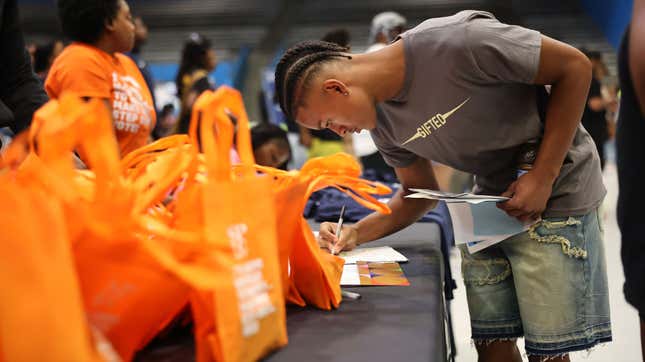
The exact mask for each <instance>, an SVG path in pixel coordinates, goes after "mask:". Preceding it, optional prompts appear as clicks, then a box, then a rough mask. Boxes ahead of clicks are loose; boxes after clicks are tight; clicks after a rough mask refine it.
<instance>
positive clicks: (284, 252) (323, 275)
mask: <svg viewBox="0 0 645 362" xmlns="http://www.w3.org/2000/svg"><path fill="white" fill-rule="evenodd" d="M256 168H257V169H258V170H260V171H262V172H264V173H267V174H269V175H271V176H273V180H274V181H273V182H274V187H273V191H274V193H275V194H276V208H277V212H278V214H279V215H280V217H281V222H282V221H284V222H283V223H282V227H280V228H279V229H278V234H279V240H280V261H281V267H282V268H281V270H282V277H283V281H284V283H285V285H286V286H287V287H286V288H285V292H287V294H286V299H287V301H288V302H291V303H294V304H297V305H301V306H302V305H304V304H305V303H306V304H310V305H312V306H315V307H317V308H321V309H326V310H329V309H331V308H332V307H333V308H337V307H338V305H339V303H340V301H341V296H340V277H341V275H342V268H343V264H344V262H343V260H342V259H341V258H339V257H336V256H333V255H331V254H329V253H328V252H326V251H324V250H321V249H320V247H319V246H318V243H317V241H316V239H315V237H314V235H313V233H312V231H311V229H310V227H309V225H308V224H307V221H306V220H305V219H304V218H303V216H302V213H303V210H304V208H305V204H306V201H307V200H308V199H309V196H311V194H312V193H313V192H315V191H317V190H320V189H323V188H325V187H329V186H331V187H336V188H338V189H340V190H342V191H344V192H345V193H347V194H348V195H350V196H351V197H352V198H354V199H355V200H356V201H357V202H359V203H360V204H362V205H364V206H365V207H368V208H371V209H373V210H376V211H379V212H383V213H389V212H390V210H389V208H388V207H387V206H386V205H384V204H382V203H380V202H378V201H377V200H376V199H375V198H374V197H372V196H371V195H372V194H387V193H389V192H390V190H389V189H388V188H387V187H385V186H384V185H382V184H379V183H374V182H370V181H366V180H362V179H360V178H359V175H360V173H361V169H360V165H359V164H358V163H357V162H356V160H354V159H353V158H352V157H351V156H349V155H347V154H342V153H339V154H336V155H332V156H328V157H320V158H314V159H311V160H309V161H307V162H306V163H305V165H304V166H303V167H302V169H301V170H300V171H289V172H287V171H282V170H277V169H273V168H270V167H262V166H256ZM287 271H288V274H287ZM287 288H288V289H287Z"/></svg>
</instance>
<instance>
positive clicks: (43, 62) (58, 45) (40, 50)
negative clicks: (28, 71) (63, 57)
mask: <svg viewBox="0 0 645 362" xmlns="http://www.w3.org/2000/svg"><path fill="white" fill-rule="evenodd" d="M64 47H65V45H64V44H63V42H62V41H60V40H54V41H52V42H50V43H47V44H43V45H39V46H37V47H36V51H35V52H34V72H36V74H37V75H38V77H39V78H40V79H41V80H42V81H43V83H44V82H45V79H47V73H49V68H51V66H52V64H54V60H56V58H57V57H58V56H59V55H60V53H62V52H63V48H64Z"/></svg>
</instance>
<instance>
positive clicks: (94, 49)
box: [45, 0, 156, 158]
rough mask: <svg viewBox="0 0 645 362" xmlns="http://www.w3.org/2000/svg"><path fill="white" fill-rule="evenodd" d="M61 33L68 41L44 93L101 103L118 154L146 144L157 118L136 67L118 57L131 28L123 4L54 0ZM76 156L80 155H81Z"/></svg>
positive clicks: (128, 46) (128, 44) (117, 0)
mask: <svg viewBox="0 0 645 362" xmlns="http://www.w3.org/2000/svg"><path fill="white" fill-rule="evenodd" d="M57 6H58V15H59V18H60V22H61V25H62V28H63V32H64V33H65V35H66V36H67V37H69V38H70V39H71V40H72V41H73V43H72V44H70V45H69V46H68V47H67V48H65V50H63V52H62V53H61V54H60V55H59V56H58V58H56V60H55V61H54V64H53V65H52V67H51V69H50V71H49V75H48V76H47V80H46V81H45V90H46V91H47V93H48V94H49V96H50V97H51V98H53V99H57V98H59V97H60V96H61V95H62V94H63V93H73V94H76V95H77V96H80V97H85V98H100V99H103V100H104V101H105V102H106V104H107V105H109V107H110V108H111V111H112V120H113V122H114V128H115V131H116V138H117V141H118V144H119V150H120V152H121V156H125V155H126V154H128V153H129V152H131V151H133V150H134V149H137V148H139V147H141V146H143V145H145V144H147V143H148V141H149V140H150V133H151V131H152V129H153V128H154V126H155V122H156V116H155V109H154V104H153V101H152V95H151V93H150V90H149V89H148V87H147V85H146V82H145V80H144V78H143V76H142V75H141V72H140V71H139V68H138V67H137V65H136V64H135V62H134V61H132V59H130V58H129V57H128V56H126V55H124V54H123V53H126V52H129V51H130V50H132V47H133V46H134V24H133V21H132V15H131V14H130V7H129V6H128V3H127V2H126V1H125V0H59V1H58V3H57ZM81 158H83V157H82V155H81Z"/></svg>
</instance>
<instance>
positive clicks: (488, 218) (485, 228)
mask: <svg viewBox="0 0 645 362" xmlns="http://www.w3.org/2000/svg"><path fill="white" fill-rule="evenodd" d="M447 206H448V210H449V211H450V218H451V219H452V229H453V232H454V236H455V244H467V247H468V251H469V252H471V253H476V252H478V251H480V250H482V249H484V248H487V247H489V246H491V245H494V244H496V243H498V242H500V241H502V240H505V239H508V238H509V237H511V236H513V235H516V234H519V233H521V232H523V231H526V230H527V229H528V228H529V227H530V226H531V224H532V223H521V222H520V221H519V220H517V219H516V218H514V217H512V216H509V215H508V214H506V213H505V212H504V211H503V210H500V209H498V208H497V207H496V206H495V205H492V204H469V203H448V204H447Z"/></svg>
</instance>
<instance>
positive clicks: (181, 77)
mask: <svg viewBox="0 0 645 362" xmlns="http://www.w3.org/2000/svg"><path fill="white" fill-rule="evenodd" d="M216 65H217V62H216V57H215V51H214V50H213V48H212V43H211V41H210V39H208V38H206V37H204V36H203V35H201V34H198V33H192V34H190V35H189V37H188V40H186V42H185V43H184V47H183V49H182V51H181V62H180V64H179V70H178V72H177V77H176V78H175V84H176V86H177V96H178V97H179V100H180V110H179V123H178V125H177V130H176V132H175V133H188V127H189V125H190V113H191V110H192V108H193V103H195V100H196V99H197V97H199V95H200V94H201V93H202V92H203V91H205V90H207V89H215V82H214V81H213V80H212V79H211V78H210V77H209V74H210V73H211V72H212V71H213V70H214V69H215V67H216Z"/></svg>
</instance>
